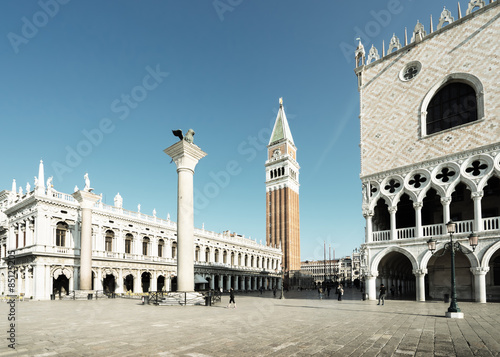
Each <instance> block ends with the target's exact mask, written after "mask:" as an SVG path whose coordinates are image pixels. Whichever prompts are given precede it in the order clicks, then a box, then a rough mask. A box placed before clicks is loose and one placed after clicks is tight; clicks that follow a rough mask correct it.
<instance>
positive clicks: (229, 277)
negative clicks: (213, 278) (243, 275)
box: [226, 275, 231, 291]
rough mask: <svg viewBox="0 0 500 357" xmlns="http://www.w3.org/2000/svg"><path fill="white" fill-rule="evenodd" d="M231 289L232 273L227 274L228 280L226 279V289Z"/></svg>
mask: <svg viewBox="0 0 500 357" xmlns="http://www.w3.org/2000/svg"><path fill="white" fill-rule="evenodd" d="M229 289H231V275H228V276H227V281H226V290H228V291H229Z"/></svg>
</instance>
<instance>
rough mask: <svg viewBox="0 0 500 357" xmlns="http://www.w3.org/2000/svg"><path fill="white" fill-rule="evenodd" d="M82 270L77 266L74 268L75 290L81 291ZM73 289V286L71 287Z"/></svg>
mask: <svg viewBox="0 0 500 357" xmlns="http://www.w3.org/2000/svg"><path fill="white" fill-rule="evenodd" d="M79 276H80V268H79V267H77V266H75V267H73V278H74V279H73V290H80V284H79V283H80V278H79ZM70 288H71V286H70Z"/></svg>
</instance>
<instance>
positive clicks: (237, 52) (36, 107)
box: [0, 0, 466, 260]
mask: <svg viewBox="0 0 500 357" xmlns="http://www.w3.org/2000/svg"><path fill="white" fill-rule="evenodd" d="M443 6H446V7H447V8H448V9H450V10H451V11H452V13H453V15H454V16H455V18H457V5H456V2H455V1H448V0H446V1H443V0H441V1H437V2H436V1H430V0H425V1H411V0H401V1H397V0H390V1H385V0H384V1H342V2H340V1H327V0H317V1H296V0H275V1H272V2H271V1H265V0H216V1H194V0H192V1H159V0H156V1H140V2H139V1H131V0H123V1H120V2H117V1H116V2H111V1H109V2H103V1H97V0H89V1H85V2H82V1H78V2H77V1H69V0H64V1H63V0H58V1H57V0H41V1H23V2H21V1H13V0H10V1H4V2H2V4H1V11H0V34H2V35H3V37H2V38H3V39H2V41H1V42H0V49H1V58H2V67H1V69H0V71H1V86H0V91H1V93H0V98H1V99H0V120H1V132H2V135H1V138H2V140H0V153H1V158H2V160H1V162H2V166H1V169H0V190H1V189H10V188H11V185H12V179H14V178H15V179H16V181H17V183H18V187H19V185H21V186H22V187H23V189H24V187H26V182H28V181H29V182H30V185H31V186H32V187H33V177H34V176H35V175H37V174H38V162H39V160H40V159H42V160H43V161H44V164H45V179H47V178H48V177H49V176H54V180H53V183H54V189H55V190H57V191H60V192H66V193H71V192H72V191H73V188H74V186H75V185H78V186H79V187H80V188H82V187H83V186H84V181H83V175H84V174H85V172H88V173H89V177H90V180H91V185H92V186H93V188H94V189H95V192H97V193H101V192H102V193H103V197H104V199H103V201H104V202H105V203H107V204H113V198H114V196H115V195H116V193H117V192H120V194H121V196H122V197H123V205H124V208H126V209H129V210H137V205H138V204H141V212H143V213H147V214H152V211H153V209H156V211H157V215H158V216H159V217H162V218H166V216H167V213H170V215H171V218H172V219H173V220H175V219H176V195H177V176H176V175H177V174H176V170H175V164H173V163H172V164H170V159H169V157H168V156H167V155H166V154H164V153H163V150H164V149H165V148H167V147H168V146H170V145H172V144H173V143H175V141H176V140H177V139H176V138H175V137H174V136H173V135H172V134H171V130H172V129H182V130H184V132H186V131H187V129H189V128H193V129H194V130H195V131H196V135H195V143H196V144H197V145H198V146H199V147H200V148H201V149H202V150H204V151H205V152H206V153H208V155H207V156H206V157H205V158H203V159H202V160H201V161H200V163H199V164H198V166H197V168H196V174H195V182H194V185H195V201H196V204H195V209H196V214H195V225H196V226H197V227H201V225H202V224H203V223H204V224H205V228H206V229H208V230H213V231H216V232H221V231H224V230H231V231H236V232H237V233H239V234H244V235H245V236H246V237H249V236H251V237H252V239H255V240H257V241H261V240H262V241H263V242H265V171H264V162H265V160H266V149H265V145H267V143H268V140H269V136H270V133H271V129H272V125H273V123H274V120H275V118H276V114H277V110H278V106H279V104H278V98H279V97H283V100H284V106H285V111H286V114H287V118H288V121H289V125H290V128H291V131H292V134H293V137H294V141H295V145H296V146H297V149H298V151H297V160H298V162H299V164H300V166H301V170H300V184H301V187H300V210H301V212H300V213H301V222H300V223H301V258H302V260H306V259H309V260H311V259H322V258H323V242H324V241H326V244H327V245H331V246H332V247H333V248H334V249H335V252H336V257H339V256H344V255H349V254H351V253H352V250H353V249H354V248H355V247H358V246H359V245H360V244H361V243H362V242H363V241H364V226H365V224H364V219H363V217H362V215H361V183H360V180H359V171H360V170H359V168H360V162H359V160H360V154H359V146H358V144H359V119H358V114H359V96H358V91H357V86H356V77H355V75H354V71H353V70H354V59H353V58H354V49H355V46H356V45H357V42H356V40H355V38H356V37H362V38H363V43H364V45H365V48H366V49H367V50H368V49H369V48H370V47H371V44H372V43H374V44H375V46H376V47H377V48H378V49H379V52H381V47H382V41H383V40H385V43H386V48H387V46H388V43H389V40H390V38H391V36H392V34H393V33H396V35H397V36H399V38H400V39H401V42H403V36H404V28H405V27H408V32H409V34H411V32H412V30H413V27H414V26H415V24H416V23H417V20H420V22H422V23H423V24H424V25H425V26H426V30H428V26H429V16H430V15H431V14H432V16H433V19H434V26H436V25H437V23H438V18H439V15H440V13H441V11H442V9H443ZM465 10H466V2H463V4H462V13H463V14H465ZM409 37H411V35H410V36H409ZM228 165H229V167H230V168H231V169H230V170H228ZM214 183H215V185H214ZM214 187H216V189H214Z"/></svg>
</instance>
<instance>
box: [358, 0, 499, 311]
mask: <svg viewBox="0 0 500 357" xmlns="http://www.w3.org/2000/svg"><path fill="white" fill-rule="evenodd" d="M462 12H463V16H462ZM434 19H436V17H435V18H434ZM434 23H435V24H436V26H435V27H434V25H433V22H432V18H431V21H430V26H427V27H426V26H424V25H423V24H422V23H420V22H417V24H416V25H415V28H414V30H413V31H412V32H410V33H408V34H407V33H406V31H405V34H404V37H403V39H401V40H400V39H399V38H398V37H397V36H396V35H394V36H393V37H392V39H391V40H390V42H389V46H388V48H387V53H386V48H385V46H384V47H383V48H382V51H380V52H379V51H378V50H377V49H376V48H375V47H374V46H372V47H371V49H370V50H369V51H365V48H364V46H363V44H362V43H361V41H360V42H359V45H358V48H357V50H356V53H355V58H356V66H357V67H356V69H355V73H356V76H357V79H358V89H359V93H360V128H361V135H360V139H361V140H360V148H361V175H360V177H361V181H362V189H363V202H362V211H363V216H364V217H365V219H366V238H365V244H364V245H363V253H364V254H363V263H364V267H363V273H364V278H365V282H366V286H367V293H368V295H369V299H371V300H373V299H375V298H376V292H377V291H378V286H379V285H380V284H381V283H384V284H385V285H386V286H388V287H389V288H390V287H394V288H395V289H396V291H398V292H400V293H401V294H402V295H406V296H408V297H410V298H414V299H416V300H417V301H424V300H426V299H442V298H443V296H444V295H445V294H449V293H450V284H451V283H450V272H451V271H450V269H451V265H450V254H449V253H444V251H443V247H444V244H445V243H446V242H448V241H449V239H450V236H449V235H448V234H447V233H446V227H445V224H446V223H447V222H449V221H450V220H452V221H454V222H455V223H456V224H457V232H456V234H455V235H454V239H455V240H457V241H458V242H459V243H460V244H461V246H462V250H463V251H464V252H465V253H461V252H459V253H457V256H456V276H457V294H458V299H461V300H471V301H477V302H486V301H498V300H500V98H499V96H500V88H499V86H498V83H500V71H499V69H500V59H499V53H500V37H499V36H498V34H499V33H500V4H499V2H498V1H495V2H492V1H490V3H489V4H486V3H485V2H484V1H476V0H471V1H469V2H468V4H467V8H460V5H459V8H458V11H457V12H455V13H453V12H452V11H450V10H448V9H446V8H445V9H444V10H443V11H442V13H441V15H440V17H439V19H438V20H435V21H434ZM380 53H381V54H382V55H380ZM472 232H474V233H476V234H478V236H479V244H478V246H477V248H476V249H475V250H474V251H473V249H472V248H471V247H470V246H469V243H468V239H467V238H468V236H469V235H470V234H471V233H472ZM430 238H434V239H436V240H437V243H438V246H437V254H434V255H432V254H431V253H430V251H429V250H428V246H427V241H428V240H429V239H430ZM441 253H443V254H444V255H442V256H441Z"/></svg>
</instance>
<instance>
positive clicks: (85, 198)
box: [72, 190, 101, 208]
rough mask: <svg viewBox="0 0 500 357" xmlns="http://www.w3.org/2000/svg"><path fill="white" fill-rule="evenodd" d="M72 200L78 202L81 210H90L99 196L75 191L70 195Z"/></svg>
mask: <svg viewBox="0 0 500 357" xmlns="http://www.w3.org/2000/svg"><path fill="white" fill-rule="evenodd" d="M72 196H73V198H74V199H75V200H77V201H78V203H79V204H80V207H82V208H92V207H94V204H95V203H96V202H97V201H98V200H99V199H100V198H101V196H99V195H96V194H95V193H92V192H88V191H82V190H80V191H76V192H73V194H72Z"/></svg>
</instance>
